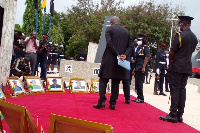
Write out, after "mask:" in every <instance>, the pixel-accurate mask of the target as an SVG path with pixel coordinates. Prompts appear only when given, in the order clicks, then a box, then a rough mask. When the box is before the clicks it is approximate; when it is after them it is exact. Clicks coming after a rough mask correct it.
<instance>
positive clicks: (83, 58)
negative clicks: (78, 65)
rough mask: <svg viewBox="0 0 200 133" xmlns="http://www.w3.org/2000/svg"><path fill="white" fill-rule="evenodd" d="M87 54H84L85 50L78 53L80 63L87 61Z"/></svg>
mask: <svg viewBox="0 0 200 133" xmlns="http://www.w3.org/2000/svg"><path fill="white" fill-rule="evenodd" d="M86 58H87V54H86V53H85V52H84V48H81V51H80V52H79V53H78V57H77V60H78V61H86Z"/></svg>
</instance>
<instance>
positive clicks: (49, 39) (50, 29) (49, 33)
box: [48, 15, 52, 42]
mask: <svg viewBox="0 0 200 133" xmlns="http://www.w3.org/2000/svg"><path fill="white" fill-rule="evenodd" d="M51 17H52V15H50V20H49V34H48V36H49V38H48V42H49V40H50V32H51Z"/></svg>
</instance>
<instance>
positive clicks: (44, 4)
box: [41, 0, 47, 12]
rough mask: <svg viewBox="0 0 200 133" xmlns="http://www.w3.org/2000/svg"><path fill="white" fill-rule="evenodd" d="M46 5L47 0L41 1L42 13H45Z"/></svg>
mask: <svg viewBox="0 0 200 133" xmlns="http://www.w3.org/2000/svg"><path fill="white" fill-rule="evenodd" d="M46 5H47V0H42V5H41V7H42V9H44V11H45V12H46Z"/></svg>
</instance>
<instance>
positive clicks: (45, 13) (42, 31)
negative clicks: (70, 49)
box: [42, 7, 46, 34]
mask: <svg viewBox="0 0 200 133" xmlns="http://www.w3.org/2000/svg"><path fill="white" fill-rule="evenodd" d="M45 8H46V7H45ZM45 14H46V11H45V9H44V15H43V29H42V34H44V28H45Z"/></svg>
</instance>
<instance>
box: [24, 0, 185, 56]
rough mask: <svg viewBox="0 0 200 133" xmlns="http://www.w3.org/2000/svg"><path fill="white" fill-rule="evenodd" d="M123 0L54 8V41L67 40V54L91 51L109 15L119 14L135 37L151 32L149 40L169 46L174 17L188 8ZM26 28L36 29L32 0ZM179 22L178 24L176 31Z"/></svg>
mask: <svg viewBox="0 0 200 133" xmlns="http://www.w3.org/2000/svg"><path fill="white" fill-rule="evenodd" d="M38 1H39V6H38V7H39V19H38V20H39V21H38V34H39V36H41V33H42V23H43V22H42V18H43V16H42V15H43V14H42V10H41V8H40V7H41V0H38ZM123 3H124V1H123V0H101V1H100V2H96V1H93V0H77V4H76V5H72V6H71V7H70V8H67V9H66V11H65V12H62V13H57V12H56V11H54V15H53V16H52V26H51V36H50V41H52V42H53V43H58V44H59V45H60V44H63V45H64V46H65V53H66V55H67V56H74V55H77V54H78V52H79V51H80V48H82V47H83V48H84V49H85V51H86V52H87V47H88V45H89V42H94V43H97V44H98V43H99V39H100V36H101V32H102V27H103V22H104V19H105V16H108V15H116V16H118V17H119V18H120V23H121V25H122V26H124V27H125V28H127V29H128V30H129V31H130V34H131V36H132V37H133V38H136V37H137V34H138V33H144V34H146V35H147V39H148V41H149V43H156V44H159V43H165V44H166V45H167V46H168V47H169V42H170V34H171V25H172V21H170V19H172V18H176V17H177V16H178V15H184V10H183V9H184V8H182V7H181V6H180V5H177V6H174V5H172V4H171V3H163V4H156V3H155V1H154V0H150V1H148V2H140V3H139V4H137V5H130V6H128V7H124V6H122V5H123ZM26 5H27V7H26V10H25V13H24V17H23V22H24V24H23V26H22V31H23V32H24V33H25V35H28V34H29V33H31V32H32V31H34V30H35V12H36V10H35V8H34V3H33V1H32V0H26ZM45 18H46V19H45V33H46V34H47V33H48V32H49V31H48V29H49V18H50V14H46V16H45ZM173 23H174V25H175V23H176V22H173ZM176 30H177V26H174V28H173V33H174V34H175V33H176Z"/></svg>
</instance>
